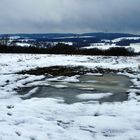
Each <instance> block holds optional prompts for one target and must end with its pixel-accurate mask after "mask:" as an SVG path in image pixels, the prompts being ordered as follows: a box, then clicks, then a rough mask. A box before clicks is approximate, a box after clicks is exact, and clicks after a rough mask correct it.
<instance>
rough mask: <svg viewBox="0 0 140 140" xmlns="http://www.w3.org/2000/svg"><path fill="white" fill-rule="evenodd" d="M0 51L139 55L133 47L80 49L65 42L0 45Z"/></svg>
mask: <svg viewBox="0 0 140 140" xmlns="http://www.w3.org/2000/svg"><path fill="white" fill-rule="evenodd" d="M0 53H30V54H70V55H105V56H134V55H140V54H139V53H135V52H134V51H133V49H126V48H124V47H112V48H109V49H108V50H101V49H98V48H93V49H82V48H78V47H75V46H70V45H66V44H61V43H59V44H57V45H55V46H54V47H49V48H38V47H21V46H11V47H10V46H4V45H0Z"/></svg>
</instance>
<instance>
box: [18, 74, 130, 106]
mask: <svg viewBox="0 0 140 140" xmlns="http://www.w3.org/2000/svg"><path fill="white" fill-rule="evenodd" d="M45 81H46V83H47V84H49V85H47V86H43V85H42V86H38V89H37V90H36V91H35V92H34V93H33V94H31V95H30V96H27V97H24V98H23V99H28V98H33V97H38V98H45V97H49V98H60V99H63V100H64V102H65V103H67V104H72V103H76V102H85V101H86V102H87V101H99V102H117V101H125V100H127V98H128V95H127V90H129V88H130V86H131V82H130V79H129V78H128V77H126V76H123V75H117V74H104V75H82V76H79V77H78V78H77V81H76V82H73V81H69V82H68V81H65V80H60V79H59V80H57V78H56V79H54V80H48V79H46V80H45ZM32 89H33V88H31V87H29V88H25V89H23V90H22V91H21V92H20V94H22V95H23V94H24V95H25V94H27V93H28V92H30V90H32Z"/></svg>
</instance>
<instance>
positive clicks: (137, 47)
mask: <svg viewBox="0 0 140 140" xmlns="http://www.w3.org/2000/svg"><path fill="white" fill-rule="evenodd" d="M113 47H115V48H117V47H122V48H126V49H128V50H134V52H135V53H139V52H140V44H139V43H132V44H130V46H117V45H116V44H111V45H110V44H107V45H105V44H104V45H96V44H94V45H90V46H87V47H82V48H83V49H93V48H97V49H100V50H108V49H110V48H113Z"/></svg>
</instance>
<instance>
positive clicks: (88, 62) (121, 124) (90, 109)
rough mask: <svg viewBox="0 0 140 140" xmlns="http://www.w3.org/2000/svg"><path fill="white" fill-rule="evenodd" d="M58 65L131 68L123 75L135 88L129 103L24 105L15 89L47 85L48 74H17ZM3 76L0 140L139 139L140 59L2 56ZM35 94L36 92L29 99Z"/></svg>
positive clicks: (40, 101) (42, 101) (0, 82)
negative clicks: (46, 76)
mask: <svg viewBox="0 0 140 140" xmlns="http://www.w3.org/2000/svg"><path fill="white" fill-rule="evenodd" d="M56 65H57V66H85V67H89V68H92V69H96V67H100V68H105V69H107V68H110V69H114V70H118V69H129V70H131V71H133V72H132V73H127V72H124V73H119V74H122V75H126V76H128V77H129V78H130V79H131V82H132V84H133V86H132V87H130V89H129V91H128V100H127V101H124V102H114V103H109V102H105V103H102V104H101V103H99V102H98V101H96V102H86V101H85V102H78V103H74V104H65V103H64V101H63V99H56V98H30V99H27V100H22V99H21V95H19V94H18V92H17V89H21V88H23V87H26V86H31V85H35V84H36V85H39V84H40V85H41V84H42V85H47V83H46V82H45V83H43V82H42V80H43V79H44V78H45V76H44V75H40V76H34V75H27V74H26V75H18V74H15V73H17V72H19V71H22V70H30V69H33V68H37V67H49V66H56ZM97 75H100V74H99V73H98V74H97ZM0 76H1V77H0V140H140V96H139V95H140V56H137V57H103V56H70V55H67V56H65V55H31V54H0ZM77 80H78V79H77V76H74V77H66V78H65V79H64V81H63V82H68V81H70V82H77ZM56 88H61V85H59V86H56ZM36 91H37V88H34V89H32V90H31V91H30V92H29V93H27V95H25V96H28V95H31V94H33V93H34V92H36ZM110 95H111V93H108V94H106V95H105V94H100V95H98V94H95V95H92V96H91V95H89V94H85V95H79V96H77V98H79V99H87V98H88V99H90V98H91V99H99V98H102V97H104V96H110ZM23 96H24V95H23Z"/></svg>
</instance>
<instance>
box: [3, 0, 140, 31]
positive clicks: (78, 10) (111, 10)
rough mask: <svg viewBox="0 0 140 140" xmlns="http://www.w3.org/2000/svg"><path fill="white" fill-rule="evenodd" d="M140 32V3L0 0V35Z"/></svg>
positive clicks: (137, 0) (121, 0) (122, 0)
mask: <svg viewBox="0 0 140 140" xmlns="http://www.w3.org/2000/svg"><path fill="white" fill-rule="evenodd" d="M93 31H103V32H132V33H140V0H0V32H3V33H7V32H9V33H14V32H26V33H30V32H93Z"/></svg>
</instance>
